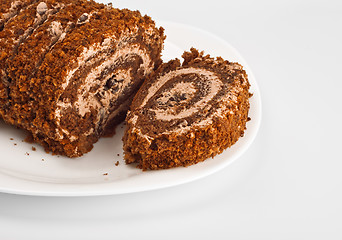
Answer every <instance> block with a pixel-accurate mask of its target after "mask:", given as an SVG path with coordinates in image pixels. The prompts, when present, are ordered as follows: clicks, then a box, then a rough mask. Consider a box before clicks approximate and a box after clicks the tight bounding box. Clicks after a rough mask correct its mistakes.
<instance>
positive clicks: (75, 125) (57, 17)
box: [0, 0, 165, 157]
mask: <svg viewBox="0 0 342 240" xmlns="http://www.w3.org/2000/svg"><path fill="white" fill-rule="evenodd" d="M40 3H41V2H37V4H40ZM44 3H45V4H46V5H47V7H48V8H49V9H50V5H51V6H55V5H56V4H61V3H62V4H61V6H62V7H61V8H60V10H59V11H58V12H56V14H54V15H51V16H49V17H48V18H47V20H46V21H44V22H43V23H42V24H40V26H39V27H38V28H37V29H35V30H34V31H33V32H32V34H30V36H29V37H27V38H26V39H25V41H23V42H22V43H21V44H20V46H19V47H18V48H17V52H16V53H15V54H14V55H13V56H14V57H5V61H6V66H5V73H6V78H7V79H9V80H10V81H8V86H7V88H6V91H7V96H8V97H7V98H6V99H5V100H6V101H5V104H4V105H3V106H0V108H1V109H0V112H1V115H2V117H3V119H4V120H5V121H6V122H8V123H10V124H13V125H16V126H19V127H21V128H24V129H26V130H28V131H29V132H30V133H31V134H32V136H33V139H34V140H35V141H37V142H39V143H41V144H42V145H43V146H45V148H46V150H48V151H52V152H54V153H56V154H63V155H66V156H69V157H77V156H81V155H82V154H84V153H86V152H88V151H90V150H91V148H92V146H93V143H95V142H96V141H97V140H98V139H99V137H101V136H103V135H108V134H113V132H114V126H115V125H116V124H118V123H119V122H121V121H122V120H123V119H124V117H125V115H126V112H127V110H128V108H129V105H130V103H131V101H132V98H133V96H134V94H135V93H136V91H137V90H138V88H139V87H140V86H141V84H142V82H143V80H144V78H145V76H146V75H147V74H150V73H151V71H153V70H154V69H155V68H156V67H158V66H159V65H160V63H161V59H160V53H161V50H162V48H163V42H164V39H165V36H164V34H163V29H162V28H157V27H156V26H155V23H154V21H153V20H151V18H150V17H148V16H141V14H140V13H139V12H138V11H129V10H118V9H114V8H112V7H110V6H106V5H103V4H98V3H95V2H93V1H85V0H64V1H55V2H54V3H53V1H49V2H48V1H45V2H44ZM37 6H38V5H37ZM36 10H38V9H37V8H36ZM20 14H21V13H20ZM20 14H19V15H20ZM19 15H18V16H19ZM6 27H7V26H6Z"/></svg>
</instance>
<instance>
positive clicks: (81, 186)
mask: <svg viewBox="0 0 342 240" xmlns="http://www.w3.org/2000/svg"><path fill="white" fill-rule="evenodd" d="M157 23H158V25H161V26H163V27H164V28H165V29H166V30H165V31H166V35H167V40H166V43H165V49H164V52H163V60H165V61H168V60H170V59H173V58H176V57H177V58H181V55H182V53H183V51H185V50H189V49H190V47H195V48H197V49H199V50H204V51H205V53H208V54H210V55H211V56H222V57H223V58H224V59H227V60H229V61H237V62H239V63H240V64H242V65H243V66H244V68H245V70H246V71H247V74H248V76H249V81H250V83H251V90H250V91H251V92H252V93H253V94H254V95H253V97H252V98H251V109H250V114H249V116H250V117H251V119H252V120H251V121H249V122H248V123H247V130H246V132H245V136H244V137H243V138H240V140H239V141H238V142H237V143H236V144H235V145H234V146H232V147H231V148H229V149H227V150H225V151H224V152H223V153H222V154H220V155H218V156H216V157H215V158H213V159H208V160H206V161H204V162H202V163H199V164H197V165H194V166H190V167H187V168H183V167H182V168H175V169H169V170H159V171H145V172H143V171H141V170H140V169H137V168H135V167H134V166H132V165H126V164H125V163H124V160H123V153H122V141H121V138H122V134H123V127H124V126H123V125H120V126H118V127H117V134H116V135H115V136H114V137H112V138H103V139H101V140H100V141H99V142H98V143H96V144H95V146H94V149H93V150H92V151H91V152H90V153H88V154H86V155H85V156H83V157H81V158H77V159H69V158H66V157H62V156H52V155H51V154H47V153H45V152H44V150H43V148H42V147H41V146H39V145H37V144H29V143H26V142H23V141H22V140H23V139H24V138H25V133H24V132H23V131H22V130H19V129H15V128H14V127H12V126H9V125H6V124H4V123H3V121H0V133H1V134H0V192H8V193H16V194H24V195H38V196H93V195H109V194H123V193H131V192H139V191H146V190H153V189H159V188H165V187H169V186H174V185H178V184H182V183H186V182H190V181H193V180H196V179H199V178H202V177H205V176H207V175H209V174H212V173H214V172H216V171H218V170H220V169H222V168H224V167H226V166H227V165H229V164H230V163H232V162H233V161H234V160H235V159H237V158H238V157H239V156H241V154H242V153H243V152H245V151H246V150H247V148H248V147H249V146H250V144H251V143H252V142H253V140H254V138H255V136H256V134H257V131H258V128H259V125H260V121H261V101H260V93H259V90H258V86H257V83H256V81H255V79H254V76H253V74H252V72H251V70H250V69H249V68H248V66H247V64H246V62H245V61H244V60H243V58H242V57H241V56H240V54H239V53H238V52H237V51H236V50H235V49H234V48H233V47H232V46H230V45H229V44H228V43H227V42H225V41H224V40H222V39H220V38H218V37H216V36H215V35H212V34H210V33H208V32H205V31H203V30H200V29H197V28H193V27H190V26H187V25H182V24H177V23H171V22H162V21H159V22H157ZM117 164H118V165H117Z"/></svg>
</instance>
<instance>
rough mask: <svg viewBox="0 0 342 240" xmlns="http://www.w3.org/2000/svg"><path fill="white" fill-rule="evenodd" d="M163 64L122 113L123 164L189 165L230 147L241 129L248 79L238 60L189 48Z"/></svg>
mask: <svg viewBox="0 0 342 240" xmlns="http://www.w3.org/2000/svg"><path fill="white" fill-rule="evenodd" d="M183 58H184V62H183V64H182V65H181V64H180V61H179V60H172V61H170V62H168V63H164V64H162V65H161V66H160V67H159V68H158V69H157V70H156V71H155V72H154V73H153V74H152V75H150V77H149V79H148V80H147V81H145V83H144V84H143V86H142V87H141V89H140V90H139V92H138V94H137V95H136V96H135V98H134V100H133V102H132V106H131V111H130V112H129V114H128V116H127V118H126V124H127V129H126V131H125V135H124V138H123V140H124V152H125V160H126V163H138V167H140V168H142V169H143V170H148V169H166V168H173V167H178V166H189V165H192V164H196V163H198V162H201V161H204V160H205V159H207V158H209V157H213V156H215V155H217V154H219V153H221V152H222V151H223V150H224V149H226V148H228V147H230V146H232V145H233V144H234V143H235V142H236V141H237V140H238V139H239V138H240V137H241V136H243V134H244V131H245V129H246V122H247V121H248V111H249V98H250V93H249V86H250V85H249V82H248V77H247V74H246V72H245V71H244V70H243V67H242V66H241V65H240V64H238V63H232V62H229V61H225V60H223V59H222V58H216V59H214V58H212V57H210V56H209V55H204V53H203V52H199V51H198V50H196V49H194V48H192V49H191V50H190V51H189V52H185V53H184V54H183Z"/></svg>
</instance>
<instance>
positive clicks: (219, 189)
mask: <svg viewBox="0 0 342 240" xmlns="http://www.w3.org/2000/svg"><path fill="white" fill-rule="evenodd" d="M113 5H114V6H115V7H120V8H123V7H127V8H129V9H139V10H140V11H141V12H142V13H144V14H148V15H150V16H152V17H153V18H154V19H161V20H167V21H172V22H179V23H184V24H189V25H193V26H196V27H199V28H202V29H204V30H206V31H209V32H212V33H214V34H216V35H218V36H219V37H221V38H223V39H225V40H226V41H227V42H229V43H231V44H232V45H233V46H234V47H235V48H237V50H238V51H239V52H240V53H241V54H242V55H243V56H244V58H245V60H246V61H247V62H248V64H249V66H250V67H251V69H252V70H253V72H254V74H255V77H256V79H257V81H258V83H259V87H260V91H261V96H262V102H263V120H262V124H261V128H260V131H259V134H258V136H257V138H256V140H255V142H254V143H253V145H252V146H251V147H250V148H249V150H248V151H247V152H246V153H245V154H244V155H243V156H242V157H241V158H240V159H238V160H237V161H235V163H233V164H232V165H230V166H228V167H227V168H225V169H223V170H221V171H220V172H218V173H216V174H214V175H211V176H209V177H206V178H204V179H201V180H198V181H195V182H192V183H188V184H184V185H181V186H177V187H171V188H167V189H162V190H156V191H149V192H143V193H134V194H126V195H117V196H105V197H75V198H61V197H59V198H54V197H29V196H17V195H10V194H0V237H1V239H36V240H38V239H44V240H45V239H83V240H86V239H277V240H278V239H310V240H314V239H329V240H335V239H342V153H341V148H342V140H341V134H342V127H341V121H342V106H341V103H342V98H341V93H342V77H341V69H342V60H341V56H342V46H341V44H342V2H341V1H294V0H291V1H266V0H265V1H252V0H250V1H248V0H244V1H222V0H221V1H219V0H210V1H207V0H206V1H199V0H198V1H185V0H172V1H157V0H144V1H141V0H140V1H139V0H134V1H133V0H121V1H114V2H113ZM181 37H182V36H180V38H181Z"/></svg>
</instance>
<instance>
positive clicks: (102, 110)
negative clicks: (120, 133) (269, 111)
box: [55, 38, 154, 140]
mask: <svg viewBox="0 0 342 240" xmlns="http://www.w3.org/2000/svg"><path fill="white" fill-rule="evenodd" d="M112 41H113V39H109V38H108V39H105V40H104V41H103V43H102V44H101V45H99V44H96V45H95V46H91V47H90V48H88V49H85V50H84V51H83V53H82V54H81V56H80V57H79V58H78V64H77V67H76V68H75V69H73V70H71V71H70V72H69V73H68V74H67V77H66V82H65V83H64V84H63V88H64V89H65V88H66V87H67V84H69V83H70V80H71V79H72V77H73V75H74V73H75V72H76V71H77V70H78V69H79V68H81V67H82V66H85V65H87V64H93V63H95V62H96V60H98V59H103V56H101V55H100V53H101V52H102V51H104V50H105V49H108V48H110V45H111V44H110V43H111V42H112ZM118 45H119V44H118ZM102 54H107V53H106V52H105V53H102ZM135 55H137V56H139V57H140V58H141V59H142V64H141V65H140V68H139V69H141V68H142V69H143V71H144V74H148V73H150V72H151V71H152V69H153V67H154V66H153V64H151V59H150V56H149V55H148V53H147V52H146V50H143V49H140V47H139V46H138V45H127V46H123V47H122V48H120V49H118V50H117V51H116V52H115V53H114V54H113V55H111V56H110V57H109V58H108V59H106V60H105V61H104V62H103V63H101V64H100V65H99V66H97V67H96V68H94V69H93V70H92V71H91V72H89V74H88V75H87V77H86V78H85V79H84V83H83V84H82V86H81V87H80V88H79V89H78V91H77V100H76V102H75V103H73V104H72V103H71V102H63V101H59V102H57V108H56V111H55V117H56V122H57V125H58V128H57V130H56V134H57V136H58V137H59V139H63V133H64V134H66V135H68V137H69V139H71V140H73V138H72V136H70V135H71V134H70V133H69V132H68V131H67V130H66V129H64V128H62V127H61V126H60V120H61V117H62V116H61V112H62V111H63V109H67V108H72V107H73V106H75V107H76V109H77V112H78V114H79V115H80V116H84V115H85V114H86V113H88V112H90V111H91V110H92V109H95V110H96V111H97V120H96V126H97V128H98V127H100V126H102V125H103V124H107V123H108V121H109V120H108V119H110V118H113V117H114V116H115V114H117V113H116V110H115V111H114V112H113V113H110V103H111V102H113V100H114V99H117V98H118V97H119V96H120V94H121V93H122V92H123V91H124V89H125V88H126V87H127V86H128V84H129V83H130V82H131V74H130V72H131V68H129V69H124V70H123V69H118V70H117V71H114V72H113V73H111V74H109V75H108V76H107V77H106V78H105V79H100V77H101V73H102V72H104V71H106V70H107V69H108V68H110V67H111V66H112V65H113V64H115V63H116V61H117V60H118V59H120V58H122V61H125V60H127V59H129V58H130V57H131V56H135ZM88 59H89V61H87V60H88ZM114 74H115V78H116V79H122V81H120V82H118V83H116V85H114V86H115V87H118V90H117V91H116V92H112V91H111V90H110V89H109V90H105V89H104V88H105V87H106V81H107V80H108V79H109V78H110V77H111V76H113V75H114ZM96 79H100V80H98V81H96ZM97 86H99V87H98V88H97V89H96V91H95V92H90V89H92V88H94V87H95V88H96V87H97ZM99 93H101V94H102V95H101V99H98V97H97V94H99ZM123 107H124V106H122V107H121V106H120V107H119V108H118V109H117V110H118V111H121V110H120V108H123ZM113 114H114V115H113ZM101 116H102V117H103V116H107V118H105V119H103V120H102V122H100V120H101ZM93 132H94V129H92V130H89V131H88V133H85V134H86V135H89V134H91V133H93ZM75 140H76V139H75Z"/></svg>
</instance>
